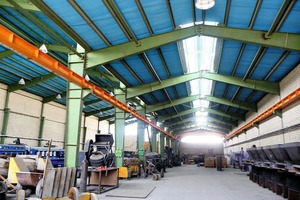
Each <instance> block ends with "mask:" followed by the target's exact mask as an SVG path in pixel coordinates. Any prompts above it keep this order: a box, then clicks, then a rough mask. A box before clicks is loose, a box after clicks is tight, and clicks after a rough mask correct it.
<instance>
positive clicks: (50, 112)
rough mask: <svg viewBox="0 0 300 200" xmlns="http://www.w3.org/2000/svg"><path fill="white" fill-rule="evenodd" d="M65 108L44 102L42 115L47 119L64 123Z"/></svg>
mask: <svg viewBox="0 0 300 200" xmlns="http://www.w3.org/2000/svg"><path fill="white" fill-rule="evenodd" d="M66 114H67V112H66V109H65V108H62V107H61V106H59V105H57V104H55V103H52V104H49V103H47V104H45V105H44V117H45V118H46V119H47V120H51V121H56V122H61V123H65V122H66Z"/></svg>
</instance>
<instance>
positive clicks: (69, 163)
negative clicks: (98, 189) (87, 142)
mask: <svg viewBox="0 0 300 200" xmlns="http://www.w3.org/2000/svg"><path fill="white" fill-rule="evenodd" d="M77 46H78V47H77V51H78V52H81V53H84V49H82V48H81V47H80V46H79V45H77ZM68 59H69V60H68V63H69V68H70V69H71V70H72V71H74V72H75V73H77V74H79V75H82V76H83V72H84V65H85V60H83V59H81V58H79V57H78V56H77V55H76V54H70V55H69V57H68ZM67 89H68V91H67V123H66V134H65V166H66V167H76V164H77V153H78V150H79V146H80V145H79V144H80V143H79V140H80V130H81V117H82V95H83V90H82V88H81V87H79V86H77V85H75V84H74V83H72V82H68V86H67Z"/></svg>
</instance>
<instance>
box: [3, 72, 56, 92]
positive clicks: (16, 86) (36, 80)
mask: <svg viewBox="0 0 300 200" xmlns="http://www.w3.org/2000/svg"><path fill="white" fill-rule="evenodd" d="M54 77H56V74H54V73H51V74H47V75H43V76H40V77H37V78H33V79H32V80H31V81H26V82H25V85H20V84H18V83H16V84H13V85H10V86H9V87H8V89H7V91H8V92H14V91H16V90H20V89H23V88H25V87H28V86H30V85H35V84H38V83H40V82H43V81H46V80H49V79H52V78H54Z"/></svg>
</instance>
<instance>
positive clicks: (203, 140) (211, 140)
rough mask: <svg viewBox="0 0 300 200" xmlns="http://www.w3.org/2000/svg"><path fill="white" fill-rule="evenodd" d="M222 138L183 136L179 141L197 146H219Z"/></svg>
mask: <svg viewBox="0 0 300 200" xmlns="http://www.w3.org/2000/svg"><path fill="white" fill-rule="evenodd" d="M223 140H224V138H222V137H218V136H214V135H211V136H208V135H206V136H185V137H184V138H182V139H181V142H184V143H197V144H220V143H222V142H223Z"/></svg>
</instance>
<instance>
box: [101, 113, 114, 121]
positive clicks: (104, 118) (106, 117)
mask: <svg viewBox="0 0 300 200" xmlns="http://www.w3.org/2000/svg"><path fill="white" fill-rule="evenodd" d="M113 117H115V115H114V114H113V115H107V116H104V117H99V121H104V120H108V119H110V118H113Z"/></svg>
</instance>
